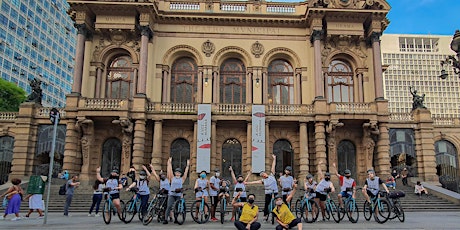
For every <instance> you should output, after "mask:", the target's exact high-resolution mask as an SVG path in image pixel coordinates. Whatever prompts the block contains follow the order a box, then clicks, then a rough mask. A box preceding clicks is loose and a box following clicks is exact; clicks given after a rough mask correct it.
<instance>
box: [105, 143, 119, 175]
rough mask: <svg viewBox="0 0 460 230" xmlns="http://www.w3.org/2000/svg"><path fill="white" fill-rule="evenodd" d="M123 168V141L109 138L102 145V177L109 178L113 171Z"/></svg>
mask: <svg viewBox="0 0 460 230" xmlns="http://www.w3.org/2000/svg"><path fill="white" fill-rule="evenodd" d="M120 166H121V141H120V140H118V139H117V138H109V139H107V140H106V141H105V142H104V144H103V145H102V165H101V175H102V177H108V176H109V175H110V173H111V172H112V170H113V169H115V168H116V169H118V170H120Z"/></svg>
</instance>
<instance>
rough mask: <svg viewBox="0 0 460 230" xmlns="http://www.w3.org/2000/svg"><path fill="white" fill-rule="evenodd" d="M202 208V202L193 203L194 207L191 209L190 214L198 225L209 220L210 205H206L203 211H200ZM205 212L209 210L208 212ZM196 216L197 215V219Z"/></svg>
mask: <svg viewBox="0 0 460 230" xmlns="http://www.w3.org/2000/svg"><path fill="white" fill-rule="evenodd" d="M200 206H201V200H197V201H195V202H193V204H192V207H191V208H190V214H191V216H192V219H193V221H195V222H196V223H198V224H204V223H206V222H208V220H209V206H208V204H206V203H204V205H203V210H200ZM205 210H207V212H206V211H205ZM195 214H196V215H197V216H196V217H195Z"/></svg>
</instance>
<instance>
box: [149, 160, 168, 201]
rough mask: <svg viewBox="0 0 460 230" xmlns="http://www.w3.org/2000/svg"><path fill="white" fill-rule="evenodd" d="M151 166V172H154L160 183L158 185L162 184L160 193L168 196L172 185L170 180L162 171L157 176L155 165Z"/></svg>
mask: <svg viewBox="0 0 460 230" xmlns="http://www.w3.org/2000/svg"><path fill="white" fill-rule="evenodd" d="M149 166H150V170H151V171H152V174H153V176H154V177H155V179H156V180H157V181H158V183H160V188H159V191H158V193H159V194H168V193H169V190H170V187H171V185H170V184H169V180H168V178H166V174H165V173H164V172H163V170H161V171H160V173H159V174H157V172H156V171H155V168H154V167H153V165H152V164H150V165H149Z"/></svg>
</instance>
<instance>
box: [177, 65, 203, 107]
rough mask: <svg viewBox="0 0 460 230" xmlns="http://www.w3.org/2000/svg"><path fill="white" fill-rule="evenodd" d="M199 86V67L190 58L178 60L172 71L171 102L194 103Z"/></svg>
mask: <svg viewBox="0 0 460 230" xmlns="http://www.w3.org/2000/svg"><path fill="white" fill-rule="evenodd" d="M197 86H198V67H197V65H196V62H195V60H193V59H192V58H190V57H183V58H179V59H177V60H176V61H175V62H174V64H173V65H172V70H171V102H174V103H194V102H195V100H196V92H197Z"/></svg>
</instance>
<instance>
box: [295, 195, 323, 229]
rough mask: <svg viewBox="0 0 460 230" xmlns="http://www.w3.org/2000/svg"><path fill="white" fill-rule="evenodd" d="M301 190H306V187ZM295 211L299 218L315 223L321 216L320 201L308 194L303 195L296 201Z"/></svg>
mask: <svg viewBox="0 0 460 230" xmlns="http://www.w3.org/2000/svg"><path fill="white" fill-rule="evenodd" d="M300 190H302V191H305V189H300ZM310 192H311V191H310ZM295 213H296V216H297V218H301V219H303V220H304V221H305V222H306V223H313V222H315V221H316V220H317V219H318V216H319V206H318V203H316V201H314V200H313V199H312V198H310V197H309V196H306V194H304V195H301V196H300V197H299V199H297V201H296V202H295ZM309 214H310V215H309ZM309 216H311V218H309Z"/></svg>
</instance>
